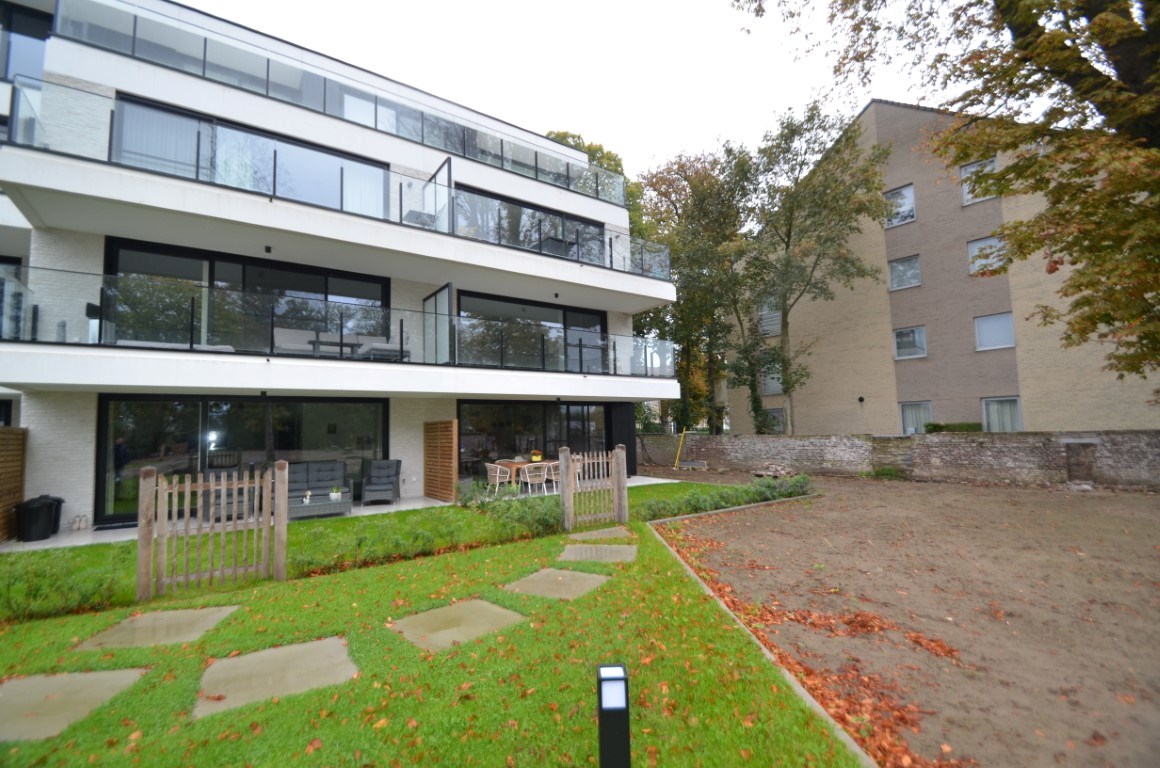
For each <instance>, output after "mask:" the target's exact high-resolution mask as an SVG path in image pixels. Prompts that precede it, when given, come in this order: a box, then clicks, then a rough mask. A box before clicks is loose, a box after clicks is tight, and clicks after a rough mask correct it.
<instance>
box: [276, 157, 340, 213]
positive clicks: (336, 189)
mask: <svg viewBox="0 0 1160 768" xmlns="http://www.w3.org/2000/svg"><path fill="white" fill-rule="evenodd" d="M276 158H277V170H276V171H275V174H276V177H275V178H276V186H275V190H274V194H276V195H277V196H278V197H284V198H286V199H288V200H298V201H300V202H303V203H311V204H313V205H321V206H324V207H326V208H336V209H337V208H341V204H342V197H341V195H342V187H341V181H342V175H341V174H342V160H341V159H340V158H338V157H335V156H334V155H329V154H327V153H325V152H319V151H318V150H314V149H308V148H306V147H300V146H298V145H297V144H290V143H288V142H284V141H280V142H278V146H277V153H276Z"/></svg>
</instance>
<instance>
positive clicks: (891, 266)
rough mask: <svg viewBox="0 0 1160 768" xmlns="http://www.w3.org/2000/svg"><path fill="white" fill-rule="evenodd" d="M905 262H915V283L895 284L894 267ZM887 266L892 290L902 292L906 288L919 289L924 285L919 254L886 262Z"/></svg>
mask: <svg viewBox="0 0 1160 768" xmlns="http://www.w3.org/2000/svg"><path fill="white" fill-rule="evenodd" d="M904 261H913V262H914V272H915V281H914V282H913V283H907V284H905V285H896V284H895V282H894V265H895V264H901V263H902V262H904ZM886 266H887V268H888V269H889V272H890V290H892V291H901V290H902V289H904V288H917V287H918V286H920V285H922V264H921V262H920V261H919V259H918V254H915V255H914V256H907V257H905V258H902V259H892V260H891V261H888V262H886Z"/></svg>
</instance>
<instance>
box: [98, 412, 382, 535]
mask: <svg viewBox="0 0 1160 768" xmlns="http://www.w3.org/2000/svg"><path fill="white" fill-rule="evenodd" d="M386 415H387V401H385V400H291V399H283V398H266V399H261V398H229V399H227V398H220V397H198V396H190V397H121V396H114V395H106V396H103V397H102V398H101V410H100V425H99V434H100V435H101V445H100V453H99V457H100V466H99V473H100V475H99V476H100V478H101V482H100V483H99V486H100V492H101V495H100V498H98V500H97V505H96V514H95V517H94V522H95V523H96V524H97V525H110V524H114V525H115V524H123V523H132V522H135V521H136V519H137V500H138V499H137V497H138V492H137V477H138V473H139V472H140V470H141V468H142V467H146V466H152V467H156V468H157V471H158V472H160V473H163V474H167V475H170V474H178V475H184V474H186V473H189V474H196V473H197V472H201V471H204V470H206V469H207V468H211V467H212V468H215V469H233V468H237V469H238V470H239V471H242V470H247V469H250V468H251V467H253V468H255V469H263V468H265V467H268V466H270V465H272V464H273V463H274V462H275V461H279V460H282V459H285V460H286V461H290V462H295V461H316V460H325V459H341V460H344V461H345V462H346V464H347V470H348V473H349V474H350V475H351V477H352V478H354V479H359V477H360V476H361V472H362V460H363V459H364V458H370V459H375V458H385V457H386V455H387V454H386V445H385V439H386V437H385V436H386V434H387V430H386V423H385V420H386Z"/></svg>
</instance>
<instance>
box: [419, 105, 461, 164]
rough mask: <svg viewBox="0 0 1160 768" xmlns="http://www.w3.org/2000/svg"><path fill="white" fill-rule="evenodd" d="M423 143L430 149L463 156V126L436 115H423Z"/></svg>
mask: <svg viewBox="0 0 1160 768" xmlns="http://www.w3.org/2000/svg"><path fill="white" fill-rule="evenodd" d="M423 143H424V144H426V145H427V146H429V147H435V148H436V149H442V150H444V151H446V152H454V153H455V154H457V155H462V154H463V152H464V149H463V126H462V125H459V124H457V123H453V122H451V121H450V120H444V119H443V118H441V117H436V116H435V115H429V114H427V113H423Z"/></svg>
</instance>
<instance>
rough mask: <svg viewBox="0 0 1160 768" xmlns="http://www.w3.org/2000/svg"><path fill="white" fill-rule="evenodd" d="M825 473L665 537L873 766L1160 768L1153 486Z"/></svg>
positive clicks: (1157, 515) (699, 477)
mask: <svg viewBox="0 0 1160 768" xmlns="http://www.w3.org/2000/svg"><path fill="white" fill-rule="evenodd" d="M641 474H644V475H654V476H655V475H664V474H666V471H665V470H663V469H660V468H654V467H642V471H641ZM668 474H670V475H672V476H676V477H679V478H680V479H682V480H690V481H703V482H747V481H748V480H750V479H751V478H750V477H749V476H748V475H746V474H741V473H735V474H732V475H725V474H718V473H704V472H700V473H697V472H688V471H686V472H681V473H672V472H671V471H669V472H668ZM816 484H817V486H818V489H819V491H820V493H821V495H820V496H819V497H816V498H812V499H807V500H803V501H796V502H790V503H778V504H770V505H765V506H763V507H760V508H757V509H753V510H747V511H739V512H731V513H727V514H720V515H709V516H705V517H701V518H696V519H693V520H689V521H686V522H682V523H676V524H671V525H669V526H665V528H666V529H667V530H666V531H665V532H664V534H665V535H666V538H668V539H669V540H670V541H671V542H673V543H674V544H675V545H677V546H678V548H679V549H680V550H681V551H682V553H683V554H684V555H685V556H686V558H687V559H689V560H691V564H692V565H694V567H695V568H696V569H697V570H698V571H699V572H700V573H701V574H702V577H703V578H705V579H706V581H707V582H708V583H709V584H710V586H711V587H712V588H713V589H714V590H715V591H716V592H717V593H718V595H719V596H721V597H722V598H723V599H724V600H725V602H726V604H728V605H730V607H731V608H732V609H733V610H734V612H736V613H737V614H738V615H739V616H741V618H742V620H743V621H745V623H746V624H747V625H748V626H749V627H750V628H751V630H752V631H753V632H754V633H755V634H756V635H757V636H758V637H759V639H762V640H763V642H765V643H766V645H767V646H768V647H770V648H771V650H773V652H774V654H775V655H776V656H777V657H778V658H779V660H781V662H782V664H783V665H784V666H786V667H787V668H788V669H790V671H791V672H793V673H794V674H795V675H796V676H797V677H798V678H799V679H800V680H801V681H802V682H803V684H804V685H805V686H806V687H807V689H808V690H810V691H811V693H812V694H813V695H814V697H815V698H817V699H818V700H819V701H820V702H821V703H822V704H823V706H825V707H826V708H827V709H828V710H830V712H831V714H832V715H833V716H834V717H835V719H836V720H838V722H839V723H841V724H843V725H844V726H845V727H846V728H847V730H849V731H850V732H851V734H853V735H854V736H855V738H857V739H859V741H860V743H862V744H863V745H864V747H865V748H866V749H867V751H868V752H869V753H870V754H871V756H872V757H874V758H875V760H877V761H879V763H880V764H882V765H891V766H893V765H901V766H910V765H914V766H921V765H956V764H972V763H975V764H978V765H982V766H1057V765H1065V766H1066V765H1072V766H1119V767H1121V768H1126V767H1127V766H1155V765H1158V764H1160V757H1158V755H1160V496H1158V495H1156V494H1148V493H1128V492H1114V491H1107V490H1098V489H1097V490H1094V491H1089V492H1082V491H1074V490H1066V489H1028V488H1007V487H1002V488H999V487H975V486H970V485H953V484H939V483H911V482H900V481H880V480H868V479H856V478H817V479H816Z"/></svg>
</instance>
